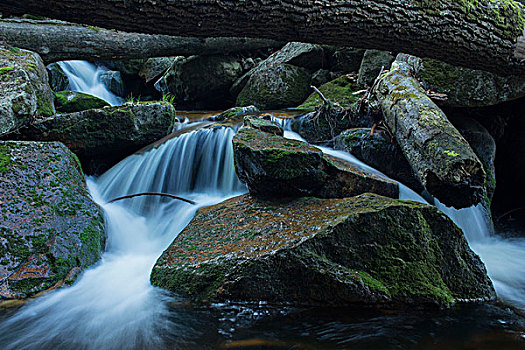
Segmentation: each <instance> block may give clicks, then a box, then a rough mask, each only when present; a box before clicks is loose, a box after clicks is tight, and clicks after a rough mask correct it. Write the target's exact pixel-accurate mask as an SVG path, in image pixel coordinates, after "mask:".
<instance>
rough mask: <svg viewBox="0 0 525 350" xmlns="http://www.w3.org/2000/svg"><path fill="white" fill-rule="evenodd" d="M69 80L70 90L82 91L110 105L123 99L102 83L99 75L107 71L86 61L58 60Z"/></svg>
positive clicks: (119, 102) (119, 103)
mask: <svg viewBox="0 0 525 350" xmlns="http://www.w3.org/2000/svg"><path fill="white" fill-rule="evenodd" d="M58 64H59V65H60V68H62V70H63V71H64V73H65V74H66V76H67V79H68V80H69V87H70V90H71V91H76V92H83V93H85V94H89V95H93V96H96V97H98V98H101V99H103V100H104V101H106V102H107V103H109V104H110V105H112V106H118V105H121V104H123V103H124V99H123V98H122V97H119V96H117V95H115V94H114V93H112V92H111V91H109V90H108V88H107V87H106V86H105V85H104V83H102V80H101V79H100V75H101V74H102V73H104V72H106V71H107V69H106V68H104V67H101V66H99V67H97V66H95V65H94V64H92V63H89V62H86V61H62V62H58Z"/></svg>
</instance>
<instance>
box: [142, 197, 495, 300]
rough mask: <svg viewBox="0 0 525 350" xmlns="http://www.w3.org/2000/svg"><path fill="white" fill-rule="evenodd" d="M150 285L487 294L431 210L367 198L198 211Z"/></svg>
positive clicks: (246, 292)
mask: <svg viewBox="0 0 525 350" xmlns="http://www.w3.org/2000/svg"><path fill="white" fill-rule="evenodd" d="M151 282H152V283H153V285H155V286H159V287H162V288H166V289H169V290H171V291H174V292H176V293H180V294H182V295H185V296H189V297H190V298H192V299H195V300H200V301H221V300H235V301H247V300H248V301H259V300H267V301H271V302H293V303H296V304H317V303H322V304H323V305H326V304H332V305H334V304H335V305H342V304H354V303H363V304H388V305H396V304H397V305H398V304H418V305H422V304H431V305H439V306H448V305H450V304H452V303H454V302H457V301H460V300H479V299H483V300H488V299H493V298H494V297H495V293H494V289H493V287H492V284H491V282H490V280H489V278H488V277H487V274H486V271H485V268H484V266H483V264H482V263H481V261H480V259H479V258H478V256H476V255H475V254H474V253H473V252H472V251H471V250H470V248H469V246H468V244H467V242H466V240H465V238H464V236H463V233H462V231H461V230H460V229H459V228H458V227H457V226H455V225H454V224H453V223H452V221H450V220H449V219H448V218H447V217H446V216H444V215H443V214H441V213H440V212H438V211H437V210H436V209H435V208H434V207H431V206H428V205H424V204H419V203H414V202H404V201H399V200H395V199H389V198H385V197H381V196H377V195H372V194H363V195H361V196H358V197H353V198H344V199H316V198H303V199H296V200H292V201H280V202H275V201H272V202H269V201H261V200H257V199H255V198H253V197H250V196H249V195H244V196H239V197H235V198H232V199H229V200H227V201H225V202H223V203H221V204H217V205H215V206H212V207H208V208H204V209H201V210H199V212H198V213H197V215H196V216H195V218H194V219H193V220H192V221H191V222H190V224H189V225H188V226H187V227H186V228H185V229H184V231H183V232H182V233H181V234H180V235H179V236H178V237H177V238H176V239H175V241H174V242H173V243H172V244H171V245H170V247H169V248H168V249H167V250H166V251H165V252H164V253H163V254H162V256H161V257H160V258H159V260H158V261H157V263H156V265H155V267H154V268H153V271H152V274H151Z"/></svg>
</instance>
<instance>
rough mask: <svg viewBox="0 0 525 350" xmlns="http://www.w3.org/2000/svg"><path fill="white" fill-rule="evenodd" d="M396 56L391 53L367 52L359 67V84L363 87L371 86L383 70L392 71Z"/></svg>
mask: <svg viewBox="0 0 525 350" xmlns="http://www.w3.org/2000/svg"><path fill="white" fill-rule="evenodd" d="M394 59H395V58H394V56H392V55H391V54H390V53H389V52H386V51H379V50H366V51H365V54H364V55H363V60H362V61H361V66H360V67H359V78H358V79H357V83H358V84H359V85H361V86H371V85H372V84H373V83H374V80H376V78H377V76H378V75H379V72H380V71H381V68H382V67H383V68H384V70H388V69H390V65H391V64H392V62H394Z"/></svg>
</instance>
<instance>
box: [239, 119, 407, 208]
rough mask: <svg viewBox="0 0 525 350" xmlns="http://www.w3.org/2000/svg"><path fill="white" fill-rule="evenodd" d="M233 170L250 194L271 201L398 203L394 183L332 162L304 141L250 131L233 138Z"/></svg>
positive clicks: (337, 161)
mask: <svg viewBox="0 0 525 350" xmlns="http://www.w3.org/2000/svg"><path fill="white" fill-rule="evenodd" d="M233 149H234V157H235V167H236V171H237V175H238V176H239V179H240V180H241V181H243V182H244V183H246V184H247V185H248V188H249V190H250V193H252V194H254V195H257V196H261V197H265V198H269V197H299V196H316V197H322V198H334V197H336V198H342V197H349V196H355V195H358V194H361V193H364V192H374V193H379V194H381V195H385V196H389V197H393V198H397V196H398V186H397V183H396V182H394V181H390V180H385V179H382V178H380V177H379V176H377V175H374V174H372V173H369V172H368V171H365V170H364V169H361V168H359V167H357V166H355V165H353V164H350V163H348V162H345V161H342V160H340V159H337V158H334V157H332V156H329V155H325V154H323V152H322V151H321V150H320V149H318V148H316V147H314V146H311V145H309V144H307V143H306V142H302V141H297V140H289V139H285V138H283V137H281V136H277V135H274V134H271V133H267V132H263V131H260V130H256V129H253V128H248V127H244V128H241V129H240V130H239V131H238V132H237V134H236V135H235V137H234V139H233Z"/></svg>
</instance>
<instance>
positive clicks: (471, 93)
mask: <svg viewBox="0 0 525 350" xmlns="http://www.w3.org/2000/svg"><path fill="white" fill-rule="evenodd" d="M410 63H411V64H412V65H413V67H414V69H415V74H416V76H417V77H418V79H419V81H420V82H421V85H422V86H423V88H424V89H425V90H430V91H432V92H436V93H440V94H445V95H446V97H447V98H446V101H444V102H441V103H442V104H443V105H448V106H452V107H483V106H491V105H496V104H498V103H501V102H505V101H509V100H514V99H517V98H519V97H522V96H525V78H523V77H521V76H518V75H509V76H506V77H502V76H499V75H496V74H494V73H489V72H485V71H481V70H474V69H468V68H463V67H456V66H453V65H451V64H448V63H445V62H441V61H438V60H434V59H430V58H423V59H420V58H416V57H412V58H411V61H410Z"/></svg>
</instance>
